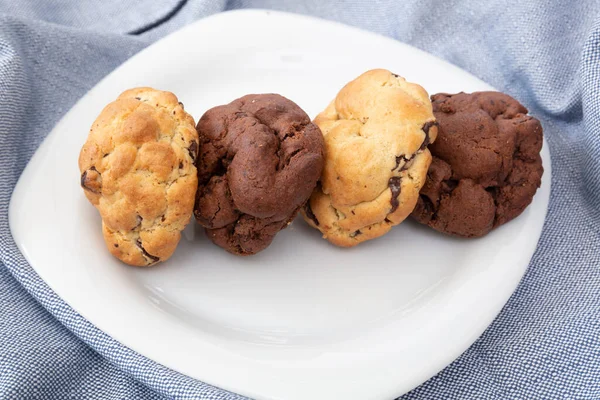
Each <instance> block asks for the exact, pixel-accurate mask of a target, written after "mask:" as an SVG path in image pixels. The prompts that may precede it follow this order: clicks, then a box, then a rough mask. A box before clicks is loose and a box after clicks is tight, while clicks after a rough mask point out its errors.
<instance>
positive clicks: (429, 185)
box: [412, 92, 543, 237]
mask: <svg viewBox="0 0 600 400" xmlns="http://www.w3.org/2000/svg"><path fill="white" fill-rule="evenodd" d="M431 99H432V102H433V111H434V114H435V117H436V119H437V121H438V123H439V134H438V140H437V141H436V142H435V143H434V144H433V145H431V146H430V147H429V148H430V150H431V153H432V154H433V156H434V157H433V163H432V164H431V167H430V169H429V172H428V175H427V182H426V183H425V186H424V187H423V189H422V190H421V195H420V198H419V201H418V203H417V206H416V208H415V210H414V212H413V213H412V216H413V217H414V218H415V219H416V220H417V221H419V222H421V223H423V224H426V225H428V226H430V227H432V228H433V229H435V230H437V231H440V232H443V233H447V234H451V235H456V236H463V237H478V236H483V235H485V234H487V233H488V232H490V231H491V230H492V229H493V228H495V227H497V226H499V225H502V224H504V223H506V222H508V221H510V220H512V219H513V218H515V217H517V216H518V215H519V214H521V213H522V212H523V210H524V209H525V208H526V207H527V206H528V205H529V204H530V203H531V200H532V199H533V196H534V194H535V192H536V191H537V189H538V188H539V187H540V184H541V178H542V173H543V167H542V159H541V157H540V150H541V148H542V141H543V139H542V126H541V124H540V122H539V121H538V120H537V119H535V118H534V117H532V116H530V115H527V109H526V108H525V107H523V106H522V105H521V104H520V103H519V102H518V101H517V100H515V99H513V98H512V97H510V96H508V95H506V94H503V93H499V92H478V93H472V94H467V93H459V94H454V95H450V94H443V93H441V94H436V95H433V96H432V98H431Z"/></svg>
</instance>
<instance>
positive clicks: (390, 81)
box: [302, 69, 437, 247]
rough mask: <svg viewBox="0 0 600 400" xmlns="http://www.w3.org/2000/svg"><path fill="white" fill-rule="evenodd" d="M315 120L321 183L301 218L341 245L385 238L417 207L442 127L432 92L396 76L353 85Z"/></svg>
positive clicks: (377, 74) (384, 74) (376, 74)
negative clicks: (320, 141) (321, 144)
mask: <svg viewBox="0 0 600 400" xmlns="http://www.w3.org/2000/svg"><path fill="white" fill-rule="evenodd" d="M315 123H316V124H317V125H318V126H319V128H321V131H322V132H323V135H324V139H325V149H326V154H327V157H326V160H325V167H324V170H323V175H322V176H321V181H320V185H319V186H317V189H316V190H315V191H314V192H313V194H312V196H311V198H310V200H309V202H307V204H306V206H305V207H304V209H303V211H302V213H303V215H304V217H305V220H306V221H307V222H308V224H309V225H311V226H312V227H314V228H316V229H318V230H320V231H321V232H322V233H323V237H324V238H326V239H327V240H329V241H330V242H331V243H333V244H336V245H338V246H344V247H350V246H355V245H357V244H359V243H361V242H364V241H366V240H369V239H374V238H376V237H379V236H382V235H384V234H385V233H386V232H388V231H389V230H390V229H391V227H392V226H394V225H397V224H399V223H401V222H402V221H403V220H404V219H405V218H406V217H407V216H408V215H409V214H410V213H411V211H412V210H413V208H414V206H415V204H416V202H417V198H418V195H419V190H420V189H421V187H422V185H423V184H424V183H425V176H426V173H427V169H428V167H429V164H430V162H431V155H430V153H429V150H427V146H428V145H429V144H430V143H432V142H434V141H435V139H436V136H437V124H436V122H435V118H434V115H433V112H432V106H431V102H430V100H429V96H428V94H427V92H426V91H425V89H423V88H422V87H421V86H419V85H417V84H414V83H410V82H407V81H406V80H405V79H404V78H402V77H400V76H398V75H395V74H393V73H391V72H390V71H387V70H383V69H377V70H371V71H367V72H365V73H364V74H362V75H361V76H359V77H358V78H356V79H355V80H353V81H352V82H350V83H348V84H347V85H346V86H344V88H342V90H341V91H340V92H339V93H338V94H337V96H336V98H335V99H334V100H333V101H332V102H331V103H330V104H329V106H328V107H327V108H326V109H325V110H324V111H323V112H322V113H321V114H319V115H318V116H317V117H316V119H315Z"/></svg>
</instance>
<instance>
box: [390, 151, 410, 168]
mask: <svg viewBox="0 0 600 400" xmlns="http://www.w3.org/2000/svg"><path fill="white" fill-rule="evenodd" d="M414 157H415V155H414V154H413V155H412V156H410V157H408V158H406V155H404V154H402V155H400V156H396V165H395V166H394V168H392V171H395V170H397V169H398V166H399V165H400V162H401V161H403V160H404V164H403V165H402V168H401V169H400V171H404V170H405V169H408V163H409V162H411V161H412V159H413V158H414Z"/></svg>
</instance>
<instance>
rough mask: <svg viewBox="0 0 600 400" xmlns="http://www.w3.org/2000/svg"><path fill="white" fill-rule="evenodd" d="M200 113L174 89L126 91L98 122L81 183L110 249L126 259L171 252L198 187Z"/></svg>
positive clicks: (151, 258) (146, 261)
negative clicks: (196, 117) (191, 112)
mask: <svg viewBox="0 0 600 400" xmlns="http://www.w3.org/2000/svg"><path fill="white" fill-rule="evenodd" d="M197 154H198V135H197V133H196V129H195V127H194V119H193V118H192V117H191V116H190V115H189V114H188V113H186V112H185V111H184V109H183V104H182V103H180V102H179V101H178V99H177V97H176V96H175V95H174V94H173V93H170V92H164V91H160V90H155V89H152V88H148V87H141V88H135V89H130V90H127V91H125V92H123V93H122V94H121V95H120V96H119V97H118V98H117V99H116V100H115V101H114V102H112V103H110V104H108V105H107V106H106V107H105V108H104V109H103V110H102V112H101V113H100V115H99V116H98V117H97V119H96V120H95V121H94V123H93V125H92V127H91V129H90V132H89V136H88V138H87V141H86V142H85V144H84V145H83V148H82V149H81V152H80V155H79V169H80V172H81V187H82V188H83V189H84V193H85V195H86V197H87V198H88V200H89V201H90V202H91V203H92V204H93V205H94V206H95V207H96V208H97V209H98V211H99V212H100V216H101V217H102V228H103V234H104V239H105V241H106V245H107V247H108V249H109V251H110V252H111V253H112V254H113V255H114V256H115V257H117V258H119V259H120V260H122V261H124V262H125V263H127V264H131V265H138V266H145V265H151V264H155V263H157V262H159V261H164V260H166V259H168V258H169V257H170V256H171V254H172V253H173V252H174V251H175V248H176V246H177V243H178V242H179V239H180V236H181V235H180V232H181V230H183V228H184V227H185V225H186V224H187V223H188V222H189V219H190V217H191V213H192V210H193V205H194V194H195V192H196V188H197V176H196V167H195V161H196V158H197Z"/></svg>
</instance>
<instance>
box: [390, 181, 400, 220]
mask: <svg viewBox="0 0 600 400" xmlns="http://www.w3.org/2000/svg"><path fill="white" fill-rule="evenodd" d="M400 183H401V179H400V177H399V176H392V177H391V178H390V180H389V181H388V186H389V188H390V190H391V191H392V199H391V200H390V203H391V204H392V210H391V211H390V214H391V213H393V212H394V211H396V210H397V209H398V206H399V205H400V202H399V201H398V196H400Z"/></svg>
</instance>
